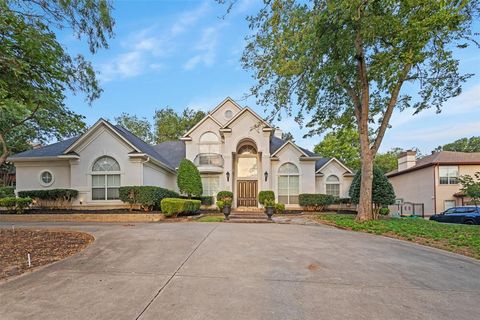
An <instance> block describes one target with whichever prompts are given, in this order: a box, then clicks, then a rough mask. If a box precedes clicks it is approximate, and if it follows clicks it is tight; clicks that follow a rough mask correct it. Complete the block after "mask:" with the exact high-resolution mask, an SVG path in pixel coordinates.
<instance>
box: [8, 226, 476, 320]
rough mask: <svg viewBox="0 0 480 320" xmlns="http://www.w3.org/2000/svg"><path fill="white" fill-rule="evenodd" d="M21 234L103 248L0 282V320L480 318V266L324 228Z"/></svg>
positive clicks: (438, 252)
mask: <svg viewBox="0 0 480 320" xmlns="http://www.w3.org/2000/svg"><path fill="white" fill-rule="evenodd" d="M10 225H11V224H8V223H3V224H0V227H8V226H10ZM23 226H35V227H40V228H41V227H49V228H52V227H56V228H62V229H74V230H79V231H86V232H89V233H91V234H93V235H94V236H95V238H96V240H95V242H94V243H93V244H92V245H90V246H89V247H88V248H87V249H86V250H84V251H83V252H81V253H79V254H77V255H75V256H73V257H71V258H68V259H66V260H64V261H61V262H58V263H55V264H53V265H50V266H48V267H45V268H42V269H40V270H38V271H35V272H32V273H29V274H26V275H24V276H21V277H19V278H16V279H12V280H10V281H7V282H4V283H0V319H2V320H7V319H27V318H28V319H130V320H132V319H142V320H143V319H145V320H146V319H165V320H168V319H182V320H183V319H209V320H210V319H222V320H223V319H245V320H247V319H248V320H251V319H276V320H278V319H289V320H290V319H315V320H317V319H436V320H438V319H457V320H458V319H476V318H477V317H478V314H479V313H480V304H479V303H478V302H479V301H480V276H479V275H480V263H479V262H478V261H477V260H473V259H470V258H467V257H462V256H459V255H456V254H451V253H448V252H444V251H441V250H437V249H433V248H427V247H423V246H419V245H415V244H411V243H408V242H404V241H400V240H395V239H390V238H384V237H378V236H373V235H369V234H363V233H354V232H349V231H343V230H338V229H335V228H332V227H328V226H300V225H284V224H283V225H279V224H227V223H151V224H135V225H121V224H79V225H75V224H40V223H36V224H24V225H23Z"/></svg>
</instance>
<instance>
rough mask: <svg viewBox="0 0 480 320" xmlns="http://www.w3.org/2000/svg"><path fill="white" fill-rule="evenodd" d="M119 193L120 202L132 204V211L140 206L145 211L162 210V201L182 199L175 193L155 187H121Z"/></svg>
mask: <svg viewBox="0 0 480 320" xmlns="http://www.w3.org/2000/svg"><path fill="white" fill-rule="evenodd" d="M119 193H120V200H122V201H123V202H125V203H129V204H130V210H131V209H132V208H133V206H135V205H138V206H140V208H142V209H143V210H144V211H151V210H154V209H157V210H161V201H162V199H165V198H178V197H180V195H179V194H178V193H177V192H175V191H172V190H168V189H165V188H161V187H154V186H126V187H120V192H119Z"/></svg>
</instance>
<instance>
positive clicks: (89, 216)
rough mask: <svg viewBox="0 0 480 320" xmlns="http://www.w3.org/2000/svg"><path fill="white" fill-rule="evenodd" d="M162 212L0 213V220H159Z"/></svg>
mask: <svg viewBox="0 0 480 320" xmlns="http://www.w3.org/2000/svg"><path fill="white" fill-rule="evenodd" d="M164 219H165V216H164V215H163V214H161V213H70V214H0V222H158V221H161V220H164Z"/></svg>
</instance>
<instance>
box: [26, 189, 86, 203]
mask: <svg viewBox="0 0 480 320" xmlns="http://www.w3.org/2000/svg"><path fill="white" fill-rule="evenodd" d="M18 196H19V197H23V198H25V197H28V198H32V199H35V200H49V201H67V202H68V201H72V200H73V199H75V198H77V197H78V190H74V189H48V190H28V191H19V192H18Z"/></svg>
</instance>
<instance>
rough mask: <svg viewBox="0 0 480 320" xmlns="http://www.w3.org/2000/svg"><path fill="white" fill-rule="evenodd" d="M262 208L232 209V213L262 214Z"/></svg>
mask: <svg viewBox="0 0 480 320" xmlns="http://www.w3.org/2000/svg"><path fill="white" fill-rule="evenodd" d="M263 210H264V209H263V208H258V207H238V208H234V209H232V213H233V212H263Z"/></svg>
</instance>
